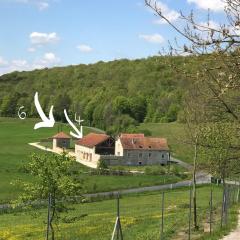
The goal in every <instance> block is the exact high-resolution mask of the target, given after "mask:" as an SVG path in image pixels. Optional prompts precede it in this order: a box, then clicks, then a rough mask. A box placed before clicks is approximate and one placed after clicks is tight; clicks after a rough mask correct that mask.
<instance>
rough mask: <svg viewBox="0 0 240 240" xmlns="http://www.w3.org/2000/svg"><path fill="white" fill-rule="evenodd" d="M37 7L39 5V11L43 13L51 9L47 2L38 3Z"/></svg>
mask: <svg viewBox="0 0 240 240" xmlns="http://www.w3.org/2000/svg"><path fill="white" fill-rule="evenodd" d="M37 5H38V8H39V10H41V11H42V10H45V9H47V8H49V3H47V2H39V3H37Z"/></svg>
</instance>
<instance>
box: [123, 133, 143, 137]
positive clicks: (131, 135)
mask: <svg viewBox="0 0 240 240" xmlns="http://www.w3.org/2000/svg"><path fill="white" fill-rule="evenodd" d="M121 137H124V138H142V137H143V138H144V134H143V133H121V135H120V138H121Z"/></svg>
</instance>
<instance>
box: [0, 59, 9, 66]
mask: <svg viewBox="0 0 240 240" xmlns="http://www.w3.org/2000/svg"><path fill="white" fill-rule="evenodd" d="M7 64H8V61H6V60H5V59H3V58H2V57H0V68H1V67H5V66H6V65H7Z"/></svg>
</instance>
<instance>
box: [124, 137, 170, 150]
mask: <svg viewBox="0 0 240 240" xmlns="http://www.w3.org/2000/svg"><path fill="white" fill-rule="evenodd" d="M120 141H121V143H122V146H123V149H129V150H133V149H138V150H139V149H144V150H166V151H168V150H169V147H168V144H167V140H166V139H165V138H152V137H140V138H129V137H120Z"/></svg>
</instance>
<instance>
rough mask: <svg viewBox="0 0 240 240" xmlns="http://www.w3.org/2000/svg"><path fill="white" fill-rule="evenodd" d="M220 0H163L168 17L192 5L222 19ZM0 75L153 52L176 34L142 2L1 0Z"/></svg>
mask: <svg viewBox="0 0 240 240" xmlns="http://www.w3.org/2000/svg"><path fill="white" fill-rule="evenodd" d="M220 1H221V0H164V1H163V0H162V1H158V4H159V6H160V7H161V8H162V9H163V10H164V11H165V14H168V16H169V17H170V18H171V19H172V20H173V21H176V22H177V21H178V11H179V10H180V9H182V10H183V11H184V12H186V13H187V12H189V11H190V10H191V9H193V10H194V11H195V13H196V16H197V17H198V19H199V21H204V16H206V13H207V8H211V9H212V11H213V14H214V17H215V19H217V20H219V19H220V18H221V17H222V11H223V6H222V5H221V3H220ZM0 13H1V14H0V22H1V31H0V75H1V74H3V73H7V72H11V71H14V70H19V71H21V70H32V69H35V68H43V67H52V66H65V65H70V64H80V63H86V64H88V63H94V62H97V61H100V60H103V61H109V60H114V59H120V58H129V59H134V58H143V57H148V56H152V55H156V54H158V51H159V50H161V49H162V47H166V46H167V40H173V39H174V37H177V38H178V40H179V41H180V42H181V41H183V40H182V39H181V38H180V36H178V35H177V34H176V33H175V32H174V31H173V30H172V29H171V28H170V27H169V26H168V25H167V24H165V23H163V22H162V21H159V18H157V17H156V16H154V14H153V12H151V11H150V10H149V9H148V8H146V7H145V5H144V0H101V1H100V0H92V1H84V0H0Z"/></svg>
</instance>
